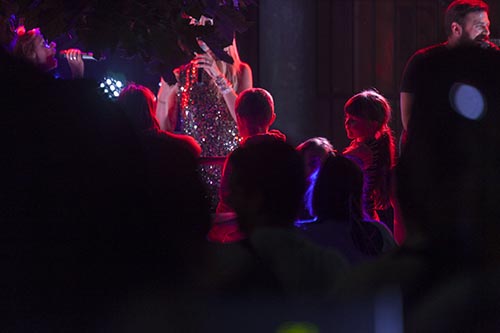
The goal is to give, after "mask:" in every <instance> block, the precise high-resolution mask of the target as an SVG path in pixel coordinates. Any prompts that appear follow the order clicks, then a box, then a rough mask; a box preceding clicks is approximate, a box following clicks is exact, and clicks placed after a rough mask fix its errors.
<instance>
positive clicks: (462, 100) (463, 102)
mask: <svg viewBox="0 0 500 333" xmlns="http://www.w3.org/2000/svg"><path fill="white" fill-rule="evenodd" d="M450 103H451V106H452V108H453V109H454V110H455V111H456V112H457V113H458V114H460V115H461V116H463V117H465V118H467V119H470V120H478V119H479V118H481V117H482V116H483V115H484V113H485V112H486V100H485V99H484V96H483V94H482V93H481V91H480V90H479V89H477V88H476V87H474V86H471V85H469V84H465V83H460V82H457V83H455V84H454V85H453V86H452V87H451V89H450Z"/></svg>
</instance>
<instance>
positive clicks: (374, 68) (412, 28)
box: [242, 0, 500, 149]
mask: <svg viewBox="0 0 500 333" xmlns="http://www.w3.org/2000/svg"><path fill="white" fill-rule="evenodd" d="M449 2H450V1H444V0H352V1H351V0H307V1H305V0H260V3H259V12H258V35H259V38H258V47H256V49H258V50H256V52H258V54H259V59H258V65H253V66H255V68H256V69H257V70H255V69H254V72H256V73H255V75H254V76H255V77H256V82H255V84H256V85H258V86H262V87H264V88H266V89H268V90H269V91H271V93H272V94H273V95H274V97H275V103H276V111H277V117H278V119H277V122H276V127H277V128H279V129H281V130H282V131H284V132H285V133H286V134H287V135H288V137H289V139H290V140H291V141H292V143H294V144H296V143H299V142H301V141H302V140H304V139H306V138H308V137H311V136H325V137H327V138H328V139H330V140H331V141H332V143H333V144H334V146H336V147H337V148H338V149H343V148H344V147H345V146H346V145H347V144H348V140H347V138H346V136H345V131H344V127H343V105H344V103H345V102H346V100H347V99H348V98H349V97H350V96H352V95H353V94H354V93H356V92H359V91H361V90H363V89H367V88H372V87H374V88H377V89H378V90H379V91H380V92H381V93H382V94H384V95H385V96H386V97H387V98H388V99H389V100H390V102H391V105H392V106H393V120H392V128H393V130H394V131H395V133H396V135H398V136H399V133H400V131H401V125H400V114H399V112H400V111H399V88H398V87H399V82H400V77H401V74H402V72H403V69H404V65H405V63H406V61H407V59H408V58H409V57H410V56H411V54H412V53H413V52H414V51H416V50H417V49H419V48H421V47H424V46H428V45H430V44H433V43H437V42H441V41H444V40H445V39H446V35H445V33H444V29H443V14H444V10H445V8H446V6H447V5H448V4H449ZM489 5H490V10H491V12H490V20H491V22H492V27H491V30H492V34H491V37H492V38H498V37H500V34H499V33H498V31H499V27H500V4H499V3H497V2H494V1H489ZM249 33H250V34H256V33H257V32H251V31H250V32H249ZM242 57H243V58H244V59H245V54H242ZM464 65H466V64H464Z"/></svg>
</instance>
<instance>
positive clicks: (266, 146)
mask: <svg viewBox="0 0 500 333" xmlns="http://www.w3.org/2000/svg"><path fill="white" fill-rule="evenodd" d="M228 163H230V164H231V165H232V173H231V175H230V179H229V187H230V189H231V197H230V198H229V201H230V203H231V206H232V207H233V208H234V210H235V211H236V213H237V215H238V221H239V223H240V226H241V228H242V230H243V231H245V232H249V231H251V230H253V229H255V228H256V227H258V226H260V225H261V223H265V224H267V225H272V226H279V227H292V226H293V222H294V219H295V218H296V216H297V213H298V208H299V207H300V202H301V200H302V196H303V194H304V189H305V179H304V178H305V177H304V167H303V161H302V158H301V157H300V155H299V154H298V153H297V151H296V150H295V149H294V148H293V147H292V146H290V145H289V144H287V143H285V142H283V141H281V140H278V139H276V138H273V137H264V138H262V139H261V140H258V141H255V142H253V143H248V144H246V145H245V146H243V147H240V148H238V149H236V150H235V151H234V152H233V153H232V154H231V156H230V157H229V161H228Z"/></svg>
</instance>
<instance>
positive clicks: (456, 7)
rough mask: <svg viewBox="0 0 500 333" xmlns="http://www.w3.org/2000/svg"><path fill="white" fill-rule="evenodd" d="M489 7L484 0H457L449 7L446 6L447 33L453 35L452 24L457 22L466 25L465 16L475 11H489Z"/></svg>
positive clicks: (445, 23)
mask: <svg viewBox="0 0 500 333" xmlns="http://www.w3.org/2000/svg"><path fill="white" fill-rule="evenodd" d="M488 11H489V7H488V4H486V3H485V2H484V1H482V0H455V1H453V2H452V3H450V5H449V6H448V8H446V11H445V14H444V25H445V29H446V34H447V35H448V36H449V35H451V24H452V23H453V22H457V23H458V24H460V25H461V26H463V25H464V21H465V16H467V14H469V13H473V12H486V13H488Z"/></svg>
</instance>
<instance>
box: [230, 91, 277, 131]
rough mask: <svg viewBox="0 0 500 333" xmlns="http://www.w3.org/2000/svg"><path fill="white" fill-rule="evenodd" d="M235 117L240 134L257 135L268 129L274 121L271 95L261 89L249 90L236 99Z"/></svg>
mask: <svg viewBox="0 0 500 333" xmlns="http://www.w3.org/2000/svg"><path fill="white" fill-rule="evenodd" d="M235 108H236V116H237V119H238V127H239V128H241V129H240V132H248V135H255V134H259V133H258V132H259V131H260V129H266V130H267V129H268V128H269V126H271V124H272V122H273V120H274V101H273V97H272V96H271V94H270V93H269V92H268V91H267V90H265V89H262V88H250V89H247V90H245V91H243V92H242V93H240V94H239V95H238V98H237V99H236V107H235Z"/></svg>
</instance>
